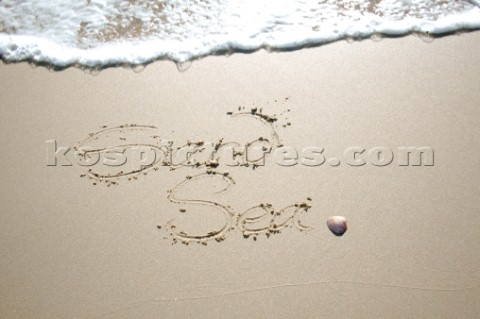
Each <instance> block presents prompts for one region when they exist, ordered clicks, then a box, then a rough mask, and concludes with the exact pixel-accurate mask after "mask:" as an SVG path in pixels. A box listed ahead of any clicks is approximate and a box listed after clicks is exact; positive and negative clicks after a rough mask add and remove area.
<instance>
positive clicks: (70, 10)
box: [0, 0, 480, 67]
mask: <svg viewBox="0 0 480 319" xmlns="http://www.w3.org/2000/svg"><path fill="white" fill-rule="evenodd" d="M465 29H466V30H472V29H480V8H479V6H478V2H477V0H437V1H433V0H370V1H368V0H363V1H362V0H343V1H342V0H320V1H311V0H166V1H161V2H159V1H148V0H90V1H79V0H36V1H33V0H2V1H0V56H1V57H2V58H3V59H4V60H6V61H22V60H32V61H35V62H39V63H48V64H52V65H56V66H60V67H62V66H68V65H72V64H77V65H83V66H88V67H101V66H105V65H111V64H142V63H146V62H149V61H152V60H155V59H160V58H166V59H171V60H173V61H176V62H182V61H186V60H189V59H194V58H197V57H201V56H205V55H208V54H211V53H213V52H219V51H221V52H225V53H228V52H231V51H235V50H247V51H250V50H257V49H259V48H270V49H279V50H280V49H295V48H300V47H303V46H306V45H319V44H323V43H327V42H332V41H336V40H339V39H344V38H351V37H353V38H366V37H370V36H371V35H372V34H376V33H383V34H386V35H403V34H407V33H410V32H422V33H429V34H443V33H448V32H454V31H457V30H465Z"/></svg>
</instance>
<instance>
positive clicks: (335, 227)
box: [327, 216, 348, 236]
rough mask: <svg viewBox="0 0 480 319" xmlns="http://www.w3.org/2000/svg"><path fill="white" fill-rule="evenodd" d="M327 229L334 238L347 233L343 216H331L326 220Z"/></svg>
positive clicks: (345, 220)
mask: <svg viewBox="0 0 480 319" xmlns="http://www.w3.org/2000/svg"><path fill="white" fill-rule="evenodd" d="M327 226H328V229H330V231H331V232H332V233H333V234H334V235H335V236H342V235H343V234H344V233H345V232H346V231H347V228H348V227H347V219H346V218H345V217H343V216H332V217H329V218H328V219H327Z"/></svg>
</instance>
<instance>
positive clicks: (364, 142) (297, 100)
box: [0, 32, 480, 318]
mask: <svg viewBox="0 0 480 319" xmlns="http://www.w3.org/2000/svg"><path fill="white" fill-rule="evenodd" d="M479 40H480V33H478V32H477V33H468V34H463V35H461V36H449V37H444V38H441V39H436V40H435V41H433V42H432V43H425V42H424V41H422V40H420V39H419V38H415V37H405V38H400V39H384V40H383V41H381V42H373V41H370V40H367V41H362V42H354V43H351V44H349V43H346V42H339V43H334V44H330V45H326V46H323V47H318V48H314V49H307V50H301V51H294V52H288V53H266V52H257V53H254V54H248V55H243V54H234V55H233V56H230V57H222V56H217V57H208V58H205V59H202V60H200V61H195V62H194V63H193V64H192V65H191V66H190V67H189V68H188V69H187V70H186V71H185V72H179V71H178V70H177V68H176V66H175V64H173V63H170V62H156V63H153V64H151V65H149V66H148V67H147V68H146V69H145V70H143V71H142V72H140V73H135V72H133V71H132V70H127V69H123V68H114V69H106V70H104V71H102V72H101V73H100V74H98V75H95V76H93V75H89V74H84V72H83V71H81V70H78V69H67V70H65V71H61V72H50V71H48V70H47V69H45V68H43V67H38V68H35V69H32V68H31V67H30V66H29V65H28V64H26V63H22V64H15V65H0V81H1V83H2V89H1V90H0V123H1V125H0V133H1V134H0V136H1V138H0V149H1V152H0V159H1V161H2V169H1V170H0V179H1V181H2V183H1V184H0V207H1V212H0V243H1V245H0V252H1V256H2V258H1V262H0V270H1V271H0V283H1V285H0V287H1V288H0V316H1V317H2V318H312V317H337V318H377V317H391V318H405V317H421V318H452V317H455V318H475V317H478V316H479V315H480V304H479V302H478V300H479V299H480V286H479V284H480V270H479V267H478V265H479V264H480V254H479V253H478V252H479V251H480V235H479V234H480V233H479V231H478V230H479V229H480V215H479V214H478V212H479V210H480V200H479V194H480V189H479V184H478V180H479V178H480V168H479V167H480V166H479V155H480V146H479V145H480V144H479V143H478V141H479V138H480V127H479V125H478V122H479V119H480V108H479V106H480V91H479V90H478V83H479V82H478V81H479V79H480V56H479V55H478V52H479V49H480V41H479ZM260 109H261V110H260ZM253 110H255V111H253ZM269 118H273V119H275V120H272V121H269V120H268V119H269ZM266 119H267V120H266ZM132 124H134V126H132ZM120 126H121V127H120ZM132 128H133V129H132ZM90 134H92V135H90ZM275 134H277V136H278V141H277V140H276V138H277V137H275ZM155 136H160V137H159V138H156V137H155ZM159 139H163V140H166V141H172V142H173V144H172V146H171V149H172V150H174V149H177V147H181V146H185V145H189V144H195V143H199V142H200V141H201V142H207V141H208V142H214V144H213V145H214V148H215V145H217V146H218V145H221V146H222V145H227V142H236V143H239V144H240V145H246V144H248V143H251V142H254V141H255V142H256V143H260V142H261V143H266V147H267V148H272V151H273V150H274V149H278V148H281V147H282V145H284V146H290V147H294V148H295V149H299V150H300V149H304V148H305V147H321V148H324V152H323V155H324V156H325V159H326V161H325V163H323V164H322V165H319V166H307V165H303V164H302V163H298V164H297V165H293V166H286V165H284V166H281V165H278V163H275V162H274V161H273V160H272V157H268V158H267V161H266V164H265V165H264V166H259V167H257V166H256V165H253V164H254V163H246V164H249V165H240V166H228V165H226V163H225V162H220V163H215V162H213V163H212V162H209V163H207V162H203V163H201V164H199V165H197V166H195V165H194V166H193V167H180V168H178V169H171V168H172V167H171V166H172V165H168V163H165V162H163V161H162V162H158V163H156V164H158V165H156V164H155V165H152V166H148V167H146V168H148V170H143V169H144V168H143V169H142V170H141V171H135V169H134V168H132V167H129V168H125V167H124V166H122V167H112V166H108V167H107V166H98V165H96V166H94V167H84V166H81V165H78V164H77V163H73V165H72V166H62V164H65V162H64V159H63V158H62V157H61V156H60V155H61V154H60V155H59V156H58V158H57V165H56V166H53V165H50V166H48V165H47V164H52V163H51V162H50V161H52V154H51V152H50V153H49V147H51V145H52V144H51V142H47V141H49V140H50V141H51V140H56V143H57V148H58V147H78V146H79V145H80V144H82V143H83V144H88V146H90V147H92V148H93V149H97V150H101V149H102V148H109V149H111V148H115V147H119V146H122V145H130V146H132V145H133V146H135V147H138V146H139V145H150V146H147V149H148V148H149V147H151V145H154V146H155V147H157V146H158V147H161V145H160V144H161V143H160V142H158V140H159ZM259 141H260V142H259ZM49 143H50V144H49ZM261 143H260V144H261ZM260 144H259V145H260ZM195 145H197V144H195ZM261 145H263V144H261ZM164 146H165V145H164ZM135 147H132V148H135ZM351 147H363V148H365V150H366V153H368V151H369V150H372V149H374V148H376V147H383V148H384V149H387V148H388V149H391V150H393V151H394V152H395V153H394V158H393V160H392V163H391V164H389V165H385V166H376V165H373V164H372V163H375V158H370V160H369V162H368V163H366V164H365V165H361V166H352V165H349V164H346V163H345V161H344V160H343V158H342V160H341V163H340V164H339V165H336V164H337V163H338V162H335V160H334V159H333V158H339V159H340V158H341V156H342V154H343V152H344V151H345V150H346V149H349V148H351ZM399 147H427V148H430V149H431V150H433V152H434V158H433V159H434V161H433V163H428V162H427V163H426V164H428V165H421V166H414V165H413V164H412V163H410V164H412V165H407V166H405V165H403V166H402V165H401V156H402V154H400V153H398V152H399V151H398V150H399ZM219 148H221V147H219ZM71 152H73V151H71ZM366 153H365V154H366ZM69 154H70V155H71V153H69ZM365 154H364V155H365ZM364 155H362V154H360V157H362V156H364ZM377 160H378V159H377ZM379 160H380V161H381V160H382V159H379ZM129 163H130V162H129ZM376 163H377V164H378V162H376ZM137 164H138V163H137ZM217 164H218V166H217ZM244 164H245V163H244ZM423 164H425V163H423ZM429 164H433V165H429ZM155 168H156V169H155ZM128 169H130V171H128ZM132 171H133V173H131V172H132ZM120 172H121V173H120ZM130 173H131V174H130ZM94 184H95V185H94ZM224 188H228V189H227V190H226V191H222V190H223V189H224ZM245 212H247V213H245ZM271 213H273V214H271ZM334 215H339V216H344V217H346V218H347V220H348V231H347V232H346V233H345V234H344V235H343V236H335V235H334V234H332V233H331V232H330V230H329V229H328V228H327V225H326V221H327V219H328V217H330V216H334ZM259 216H263V217H265V218H264V219H261V220H257V219H255V217H259ZM270 216H272V217H270ZM272 218H273V222H272ZM275 218H276V219H275ZM257 221H258V223H256V222H257ZM172 225H173V226H174V227H173V228H172ZM303 227H304V228H303Z"/></svg>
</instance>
